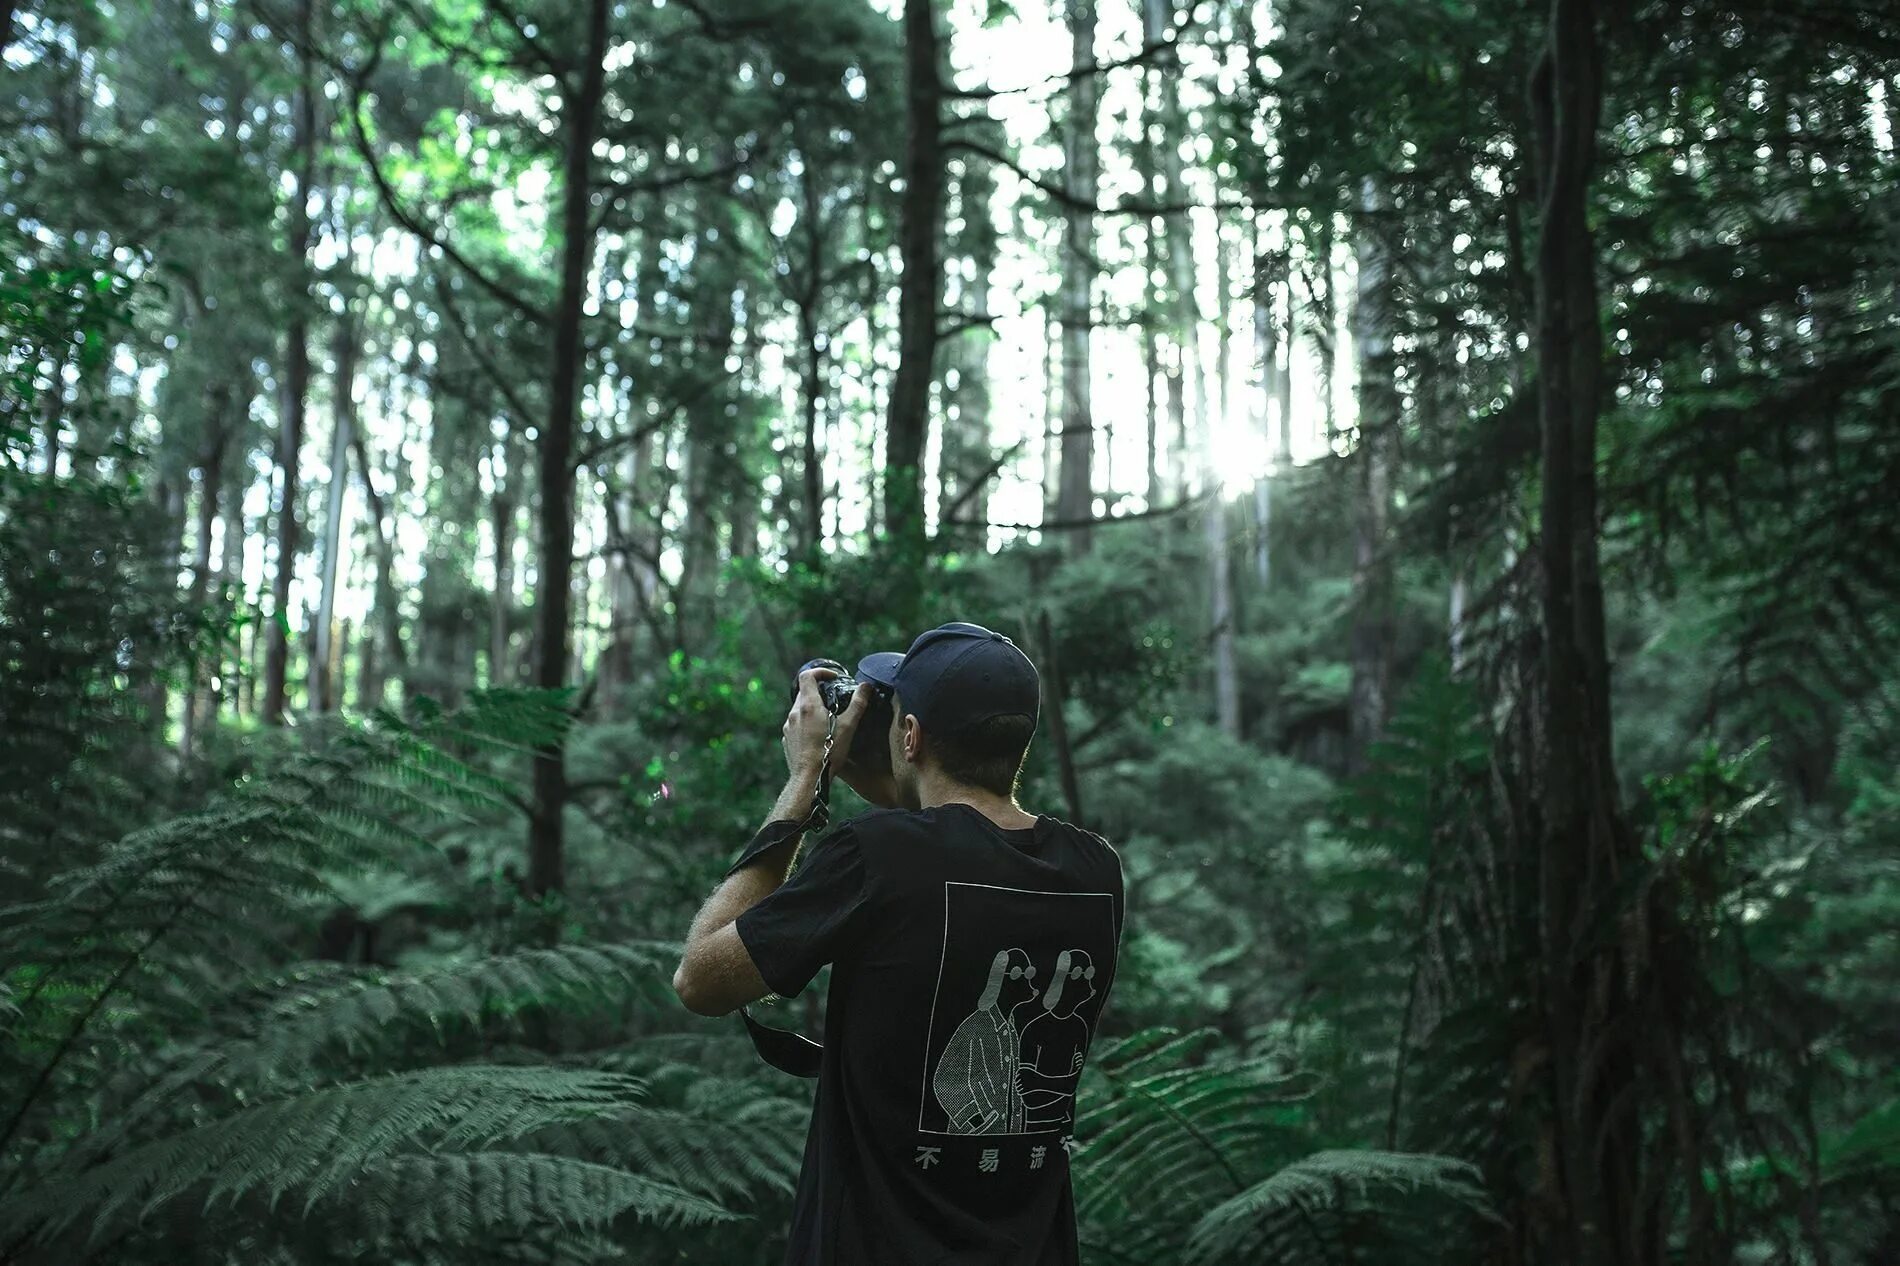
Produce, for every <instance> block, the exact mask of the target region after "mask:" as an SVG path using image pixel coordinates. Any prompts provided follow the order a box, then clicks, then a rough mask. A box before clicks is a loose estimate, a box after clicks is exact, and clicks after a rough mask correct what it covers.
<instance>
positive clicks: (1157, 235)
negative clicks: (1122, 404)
mask: <svg viewBox="0 0 1900 1266" xmlns="http://www.w3.org/2000/svg"><path fill="white" fill-rule="evenodd" d="M1141 31H1142V43H1143V46H1144V47H1147V48H1154V47H1155V46H1157V45H1158V44H1159V43H1160V42H1161V39H1162V37H1163V36H1164V35H1166V34H1167V13H1166V6H1165V5H1164V4H1159V3H1155V0H1143V3H1142V6H1141ZM1161 73H1162V72H1161V68H1160V67H1159V66H1156V65H1152V64H1151V65H1150V66H1149V67H1148V69H1147V70H1145V71H1144V72H1143V73H1142V85H1141V137H1140V140H1139V141H1138V142H1137V144H1136V146H1135V170H1136V171H1137V172H1139V173H1140V175H1141V196H1142V197H1143V198H1144V199H1149V200H1154V199H1155V195H1156V165H1155V163H1156V160H1155V144H1154V132H1155V128H1156V126H1157V125H1158V122H1159V120H1158V112H1157V109H1156V105H1155V102H1156V94H1157V93H1158V91H1159V90H1158V89H1157V87H1156V83H1155V81H1156V80H1157V79H1158V78H1159V77H1160V75H1161ZM1142 239H1143V240H1142V251H1143V254H1144V257H1145V271H1146V276H1145V277H1144V279H1143V285H1142V288H1141V290H1142V313H1141V369H1142V379H1143V381H1144V382H1145V383H1146V385H1147V402H1146V409H1147V414H1146V417H1145V419H1144V421H1145V423H1146V434H1145V436H1144V439H1145V442H1146V452H1147V459H1146V469H1145V470H1144V472H1143V480H1142V496H1143V499H1144V500H1145V501H1146V502H1147V503H1148V504H1149V505H1150V506H1155V505H1159V504H1160V503H1161V497H1162V495H1163V494H1162V488H1163V486H1164V484H1165V482H1166V479H1165V475H1164V472H1163V469H1162V463H1161V354H1160V345H1159V340H1158V338H1157V337H1156V332H1155V331H1156V326H1157V325H1158V324H1159V323H1160V322H1161V320H1162V307H1163V297H1162V293H1161V283H1160V280H1159V278H1160V276H1161V273H1162V271H1163V269H1164V268H1165V267H1166V249H1167V244H1166V241H1165V239H1164V236H1163V232H1162V220H1161V217H1160V216H1152V215H1151V216H1147V217H1144V218H1143V220H1142Z"/></svg>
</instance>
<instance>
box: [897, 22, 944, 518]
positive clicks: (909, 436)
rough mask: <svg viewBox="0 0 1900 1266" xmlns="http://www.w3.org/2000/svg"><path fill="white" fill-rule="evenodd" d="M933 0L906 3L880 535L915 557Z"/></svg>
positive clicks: (927, 338) (928, 278)
mask: <svg viewBox="0 0 1900 1266" xmlns="http://www.w3.org/2000/svg"><path fill="white" fill-rule="evenodd" d="M939 56H940V53H939V51H938V36H937V15H936V4H935V2H934V0H904V67H905V83H906V85H907V92H906V106H907V116H908V120H909V123H908V136H907V140H906V144H905V149H904V203H903V213H902V217H901V221H900V224H899V229H898V247H899V250H900V251H901V252H902V255H903V258H904V277H903V282H902V289H901V290H900V292H899V296H900V299H899V307H898V318H897V324H898V349H899V351H898V362H897V379H896V381H895V382H894V383H892V384H891V404H890V411H889V413H888V414H887V415H886V416H887V419H888V421H887V423H886V427H885V436H884V444H885V448H884V453H885V458H884V480H885V482H884V530H885V532H886V533H888V534H889V535H890V536H891V537H892V538H893V539H895V540H898V541H903V542H907V543H909V544H911V545H913V546H915V547H917V548H918V549H921V548H922V546H923V540H924V487H923V476H924V471H923V467H924V446H925V442H926V439H927V437H928V435H929V432H930V384H931V380H932V379H933V378H934V377H935V374H936V354H937V310H938V308H939V306H940V299H939V296H940V295H941V294H942V291H943V269H942V268H941V267H939V265H938V262H937V236H938V233H939V232H940V230H941V224H942V221H943V149H942V141H941V133H942V130H943V120H942V110H943V84H942V81H941V80H940V79H939V77H938V75H939V72H938V65H939V62H938V58H939Z"/></svg>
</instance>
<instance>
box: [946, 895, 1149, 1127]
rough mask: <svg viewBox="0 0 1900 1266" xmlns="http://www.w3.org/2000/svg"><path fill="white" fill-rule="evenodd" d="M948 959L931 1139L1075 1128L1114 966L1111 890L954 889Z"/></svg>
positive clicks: (948, 905) (948, 906)
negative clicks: (1107, 975)
mask: <svg viewBox="0 0 1900 1266" xmlns="http://www.w3.org/2000/svg"><path fill="white" fill-rule="evenodd" d="M943 908H944V915H943V919H944V924H943V957H942V960H941V961H940V962H939V964H938V969H937V988H936V993H935V995H934V998H933V1001H932V1003H931V1010H930V1031H929V1040H928V1042H927V1044H926V1057H925V1058H926V1062H925V1077H924V1084H923V1095H922V1103H921V1104H920V1105H919V1108H918V1120H917V1128H918V1129H919V1130H920V1131H922V1132H923V1133H926V1134H1045V1133H1055V1132H1058V1131H1063V1130H1066V1129H1068V1127H1069V1125H1070V1123H1071V1122H1072V1121H1073V1120H1074V1116H1075V1088H1076V1084H1077V1083H1078V1082H1079V1081H1080V1080H1081V1078H1082V1069H1083V1066H1084V1064H1085V1063H1086V1061H1087V1057H1088V1048H1089V1040H1090V1038H1091V1036H1092V1035H1093V1032H1094V1025H1095V1020H1096V1017H1097V1016H1098V1015H1099V1014H1100V1013H1101V1009H1102V1000H1103V986H1105V985H1106V983H1107V981H1106V979H1104V980H1103V981H1102V982H1101V984H1100V985H1098V983H1097V980H1096V973H1097V970H1098V967H1097V965H1098V964H1101V965H1103V966H1104V968H1106V967H1107V966H1109V965H1112V963H1113V961H1114V953H1115V945H1116V935H1115V903H1114V897H1113V895H1112V894H1110V893H1106V892H1035V891H1030V890H1028V889H1023V888H999V887H995V886H992V885H989V884H969V883H956V882H949V883H945V884H944V897H943Z"/></svg>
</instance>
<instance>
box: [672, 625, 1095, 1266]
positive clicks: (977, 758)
mask: <svg viewBox="0 0 1900 1266" xmlns="http://www.w3.org/2000/svg"><path fill="white" fill-rule="evenodd" d="M826 675H827V673H826V670H824V669H822V668H820V669H811V670H808V671H807V672H806V673H804V674H802V675H801V678H800V681H799V689H798V700H797V702H796V703H795V704H794V705H793V707H792V710H791V714H790V715H789V716H788V717H787V718H786V721H785V726H784V731H783V737H784V744H785V758H786V763H787V765H788V766H789V767H790V770H791V776H790V778H789V780H788V781H787V782H786V785H785V790H784V791H783V792H782V793H781V794H780V795H779V798H778V803H777V804H776V805H774V806H773V810H772V816H771V819H770V820H768V822H767V823H766V826H765V828H764V829H763V830H761V832H760V833H759V836H758V837H757V838H755V840H754V841H753V844H752V846H751V847H749V848H748V849H747V850H746V852H745V854H744V855H742V856H741V858H740V860H739V862H738V863H737V864H735V866H734V867H733V870H732V871H731V872H729V874H728V876H727V879H726V880H725V882H724V883H723V884H721V885H720V887H719V889H718V890H717V891H716V892H714V893H713V895H712V897H711V898H710V899H709V900H708V901H707V902H706V905H705V907H704V908H703V909H702V910H701V911H700V912H699V916H698V917H697V918H696V919H695V920H694V921H693V927H692V930H691V932H690V933H689V934H688V937H687V944H686V954H685V957H684V958H683V959H682V960H681V962H680V967H679V971H678V972H677V973H676V974H675V976H674V978H673V984H674V988H675V989H676V990H677V991H678V992H679V995H680V999H681V1000H682V1001H683V1002H684V1003H685V1004H686V1005H687V1006H688V1007H689V1008H691V1009H692V1010H693V1011H695V1012H698V1013H700V1014H702V1015H724V1014H726V1013H728V1012H730V1011H732V1010H734V1009H735V1008H738V1007H742V1006H745V1005H746V1004H747V1003H750V1002H753V1001H756V1000H757V999H759V998H762V997H764V996H766V995H767V994H768V993H776V994H778V995H780V996H781V997H790V996H792V995H794V994H797V993H798V992H799V991H800V990H802V989H804V988H805V986H806V985H808V984H809V983H810V982H811V980H812V977H813V976H815V975H816V974H817V972H818V970H819V968H820V967H822V966H824V965H825V964H827V963H829V964H832V965H833V971H832V977H831V988H830V993H829V995H828V998H827V1002H826V1007H825V1032H824V1037H825V1042H824V1048H823V1053H822V1056H821V1057H820V1059H819V1061H818V1069H817V1075H818V1092H817V1097H816V1100H815V1102H814V1104H813V1107H812V1120H811V1130H810V1133H809V1135H808V1136H807V1139H806V1144H805V1158H804V1164H803V1167H802V1170H801V1172H800V1175H799V1183H798V1196H797V1200H796V1204H795V1207H794V1212H793V1217H792V1229H791V1246H790V1250H789V1252H788V1253H787V1256H786V1261H787V1263H788V1264H790V1266H813V1264H816V1266H833V1264H837V1266H845V1264H853V1266H855V1264H858V1263H879V1264H883V1263H891V1264H893V1266H948V1264H950V1263H958V1264H969V1266H976V1264H978V1263H981V1264H982V1266H1071V1264H1073V1263H1075V1262H1076V1261H1077V1252H1076V1238H1075V1208H1074V1203H1073V1197H1072V1195H1071V1191H1070V1185H1069V1149H1070V1148H1071V1147H1072V1146H1073V1143H1074V1139H1073V1127H1074V1115H1073V1107H1074V1101H1073V1092H1074V1086H1075V1082H1076V1080H1077V1079H1078V1078H1079V1077H1080V1075H1081V1071H1082V1065H1083V1060H1084V1057H1085V1052H1086V1050H1087V1046H1088V1040H1089V1036H1090V1035H1091V1034H1092V1033H1094V1032H1095V1031H1096V1030H1097V1028H1098V1026H1099V1022H1100V1019H1101V1011H1102V1007H1103V1005H1104V1004H1105V1003H1106V1001H1107V998H1108V993H1109V989H1110V988H1111V986H1112V985H1113V983H1114V976H1115V964H1116V952H1117V948H1118V946H1119V943H1120V938H1121V926H1122V874H1121V861H1120V859H1119V858H1118V857H1117V856H1116V854H1115V851H1114V850H1113V849H1112V848H1110V847H1109V846H1108V844H1107V843H1106V842H1105V841H1103V840H1102V839H1101V837H1100V836H1097V835H1094V834H1091V833H1090V832H1087V831H1083V830H1081V829H1079V828H1077V827H1074V826H1071V825H1069V824H1068V823H1066V822H1062V821H1059V820H1058V819H1056V818H1053V817H1050V816H1048V815H1034V814H1030V813H1028V812H1027V811H1025V810H1024V809H1023V808H1022V807H1021V806H1020V805H1018V804H1017V802H1016V790H1017V782H1018V779H1019V777H1020V775H1021V771H1022V764H1023V758H1024V756H1025V754H1026V753H1027V752H1028V749H1029V741H1030V739H1031V737H1032V736H1033V734H1034V733H1035V727H1036V719H1037V715H1038V712H1039V703H1040V691H1039V688H1038V687H1039V683H1038V679H1037V676H1036V670H1035V666H1034V665H1033V664H1031V663H1030V661H1029V658H1028V657H1027V656H1026V655H1024V654H1023V653H1022V651H1020V650H1019V649H1017V647H1016V646H1015V645H1014V644H1013V643H1012V642H1011V641H1010V640H1009V639H1008V638H1006V637H1004V636H1002V635H1001V634H999V633H992V632H991V631H990V630H988V629H985V628H982V627H980V626H978V625H974V624H963V623H957V624H946V625H944V626H942V627H941V628H936V629H932V630H930V631H929V632H927V633H924V634H921V635H920V636H919V637H918V638H917V639H916V640H915V641H914V642H912V643H911V646H910V649H909V650H908V651H907V652H905V653H904V654H901V655H899V654H894V653H890V652H885V653H881V654H876V655H872V656H869V657H867V658H866V659H865V660H864V661H863V662H862V663H860V664H859V666H858V679H859V680H860V682H862V683H864V684H862V685H860V686H859V688H858V690H857V691H856V693H855V694H854V695H853V698H852V701H851V705H850V707H849V708H848V709H846V711H845V712H844V713H843V715H841V716H840V717H838V718H837V723H836V733H835V734H834V735H833V739H832V745H831V751H832V752H833V757H832V760H833V766H834V768H835V769H836V770H837V772H838V773H839V774H840V776H842V777H843V778H844V779H845V780H846V781H847V782H849V783H850V784H851V785H852V786H853V787H855V788H857V790H858V791H859V793H860V794H862V795H863V796H864V797H865V798H866V799H867V800H869V801H871V802H872V803H873V804H877V805H882V806H886V807H884V808H881V809H878V810H875V811H873V812H870V813H866V814H863V815H861V816H859V817H857V818H854V819H852V820H850V821H848V822H845V823H843V824H841V825H840V826H838V827H837V828H836V829H835V830H833V831H832V832H831V833H830V834H828V835H826V836H825V837H824V838H823V839H821V840H819V841H818V842H817V844H815V845H814V846H813V847H812V848H811V849H810V850H809V855H808V856H807V857H806V858H805V859H804V861H803V863H802V864H801V865H800V866H799V867H798V870H797V871H796V873H794V874H792V876H791V878H790V879H787V878H786V874H787V871H788V870H789V869H790V867H791V864H792V859H793V854H794V853H795V852H796V849H797V845H798V835H797V831H798V826H799V824H800V823H802V822H803V821H804V820H805V819H806V817H807V815H808V814H809V812H810V809H811V805H812V799H813V792H814V789H815V788H816V786H817V784H818V781H819V774H820V766H821V763H822V759H823V757H822V753H823V752H824V750H825V736H826V732H827V729H828V727H829V725H830V723H831V718H830V717H829V716H828V714H827V713H826V711H825V709H824V705H823V703H822V702H821V700H820V698H819V694H818V682H819V681H820V680H822V679H823V678H824V677H825V676H826ZM833 675H835V674H833ZM877 692H889V694H890V696H891V703H892V708H891V712H892V719H891V722H890V730H889V748H890V772H889V773H874V772H871V771H869V770H866V769H862V768H858V767H855V766H853V765H852V764H849V763H847V762H846V761H845V760H844V753H846V752H848V751H849V749H850V746H851V736H852V733H853V732H854V731H855V728H856V726H857V725H858V722H859V721H860V719H861V718H862V717H863V716H864V715H865V714H866V712H867V710H868V709H869V707H870V705H871V698H872V696H873V694H874V693H877ZM999 947H1003V948H1001V949H999ZM1038 964H1041V965H1042V970H1037V965H1038ZM1055 973H1061V974H1063V975H1065V976H1066V975H1068V974H1071V973H1077V974H1076V978H1075V979H1073V980H1065V981H1064V983H1063V984H1062V987H1061V989H1060V991H1058V990H1056V989H1055V987H1054V984H1053V982H1052V986H1051V990H1050V995H1051V996H1050V1007H1049V1009H1050V1011H1051V1012H1054V1011H1055V1010H1056V1008H1057V1007H1059V1008H1060V1012H1061V1014H1060V1016H1059V1017H1057V1020H1058V1022H1057V1023H1055V1024H1053V1025H1052V1026H1050V1028H1051V1039H1052V1040H1051V1041H1050V1042H1048V1043H1043V1044H1041V1045H1039V1046H1038V1048H1037V1051H1036V1052H1035V1061H1036V1062H1035V1063H1034V1065H1033V1066H1031V1067H1028V1068H1025V1067H1024V1065H1023V1063H1022V1060H1023V1053H1022V1047H1021V1032H1022V1029H1023V1027H1024V1025H1025V1023H1033V1022H1034V1021H1032V1020H1031V1017H1040V1016H1041V1015H1042V1014H1043V1013H1044V1006H1043V1003H1042V1001H1040V1000H1039V998H1038V995H1037V994H1036V992H1035V986H1034V983H1033V982H1034V981H1036V980H1038V979H1047V978H1048V977H1049V976H1050V975H1052V974H1055ZM1012 986H1013V987H1012ZM979 1022H980V1023H979ZM972 1026H975V1027H972ZM984 1029H987V1030H988V1032H987V1035H985V1034H984V1032H983V1030H984ZM1005 1034H1008V1035H1011V1036H1014V1037H1015V1038H1016V1043H1015V1046H1016V1054H1015V1056H1014V1059H1015V1060H1016V1067H1015V1069H1014V1075H1013V1085H1012V1086H1011V1087H1009V1088H1003V1087H1000V1086H999V1085H998V1082H999V1081H1000V1079H1001V1076H1002V1074H1003V1073H1004V1072H1006V1071H1008V1060H1009V1059H1010V1058H1011V1057H1010V1056H1008V1055H1007V1054H1003V1053H1001V1052H1002V1040H1003V1038H1004V1035H1005ZM979 1047H980V1050H978V1049H977V1048H979ZM1045 1047H1046V1048H1047V1055H1046V1057H1045V1055H1044V1048H1045ZM1058 1048H1059V1049H1058ZM1060 1058H1066V1059H1067V1061H1068V1062H1067V1063H1066V1064H1065V1065H1064V1066H1063V1067H1062V1068H1061V1069H1059V1070H1058V1069H1055V1068H1054V1067H1053V1065H1052V1063H1051V1062H1050V1061H1055V1060H1057V1059H1060ZM946 1090H947V1092H948V1093H947V1094H946ZM1025 1090H1028V1091H1030V1092H1033V1094H1034V1104H1035V1111H1034V1113H1033V1114H1032V1113H1031V1112H1030V1110H1029V1103H1030V1100H1029V1099H1027V1098H1026V1096H1025V1093H1024V1092H1025ZM973 1104H974V1105H979V1106H978V1107H977V1111H976V1114H975V1115H972V1112H971V1108H972V1105H973ZM1032 1115H1033V1119H1032Z"/></svg>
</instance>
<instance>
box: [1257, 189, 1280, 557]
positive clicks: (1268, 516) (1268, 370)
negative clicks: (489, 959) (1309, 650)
mask: <svg viewBox="0 0 1900 1266" xmlns="http://www.w3.org/2000/svg"><path fill="white" fill-rule="evenodd" d="M1273 280H1274V267H1273V260H1272V253H1271V251H1270V250H1269V246H1268V241H1267V225H1266V218H1265V217H1264V216H1262V215H1261V214H1260V213H1259V212H1255V213H1254V238H1253V346H1254V369H1255V372H1256V374H1257V375H1258V382H1259V388H1258V390H1257V391H1256V392H1255V394H1254V402H1255V408H1256V409H1257V410H1258V412H1257V413H1256V414H1255V416H1256V417H1257V418H1258V420H1259V421H1258V431H1259V435H1260V442H1261V443H1262V444H1264V445H1267V446H1269V451H1271V445H1272V443H1273V425H1274V416H1273V415H1274V409H1275V407H1276V406H1277V405H1278V404H1279V400H1280V395H1279V387H1278V379H1279V372H1280V369H1279V364H1280V350H1279V341H1280V340H1279V328H1278V327H1277V326H1276V325H1275V323H1274V317H1273ZM1279 473H1280V471H1279V468H1278V467H1277V466H1272V467H1269V469H1268V470H1267V471H1265V472H1264V473H1262V474H1261V475H1260V477H1259V478H1258V479H1256V480H1255V481H1254V486H1253V566H1254V574H1255V575H1256V576H1258V577H1259V580H1260V587H1261V588H1262V589H1264V588H1266V587H1267V585H1268V584H1269V583H1270V582H1271V580H1272V578H1273V554H1272V548H1271V539H1272V538H1271V537H1270V535H1269V531H1270V529H1271V527H1272V522H1273V477H1274V475H1276V474H1279Z"/></svg>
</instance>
